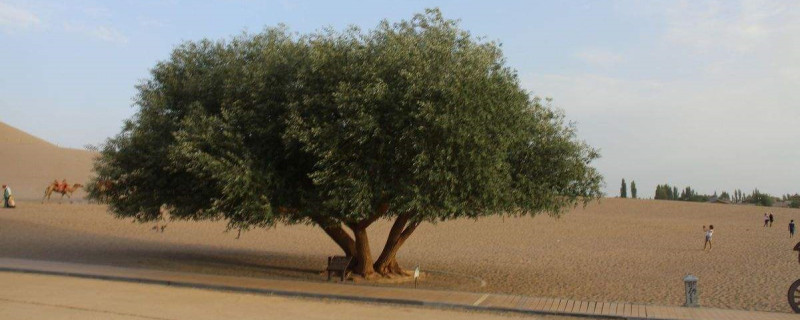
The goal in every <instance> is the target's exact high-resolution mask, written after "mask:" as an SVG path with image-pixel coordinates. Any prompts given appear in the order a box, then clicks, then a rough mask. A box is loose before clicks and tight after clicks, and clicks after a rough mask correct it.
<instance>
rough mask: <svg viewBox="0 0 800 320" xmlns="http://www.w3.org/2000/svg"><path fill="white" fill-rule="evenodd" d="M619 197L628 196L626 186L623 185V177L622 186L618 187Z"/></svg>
mask: <svg viewBox="0 0 800 320" xmlns="http://www.w3.org/2000/svg"><path fill="white" fill-rule="evenodd" d="M619 197H620V198H627V197H628V187H627V186H626V185H625V179H622V186H621V187H620V188H619Z"/></svg>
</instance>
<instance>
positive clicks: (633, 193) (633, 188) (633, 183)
mask: <svg viewBox="0 0 800 320" xmlns="http://www.w3.org/2000/svg"><path fill="white" fill-rule="evenodd" d="M631 198H633V199H636V181H631Z"/></svg>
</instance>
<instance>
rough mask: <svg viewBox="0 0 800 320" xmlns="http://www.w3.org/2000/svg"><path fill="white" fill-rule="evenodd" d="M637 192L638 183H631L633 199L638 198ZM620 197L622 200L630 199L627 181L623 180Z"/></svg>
mask: <svg viewBox="0 0 800 320" xmlns="http://www.w3.org/2000/svg"><path fill="white" fill-rule="evenodd" d="M636 193H637V190H636V181H631V198H632V199H636V198H637V195H636ZM619 197H620V198H627V197H628V187H627V185H626V184H625V179H624V178H623V179H622V186H621V187H620V188H619Z"/></svg>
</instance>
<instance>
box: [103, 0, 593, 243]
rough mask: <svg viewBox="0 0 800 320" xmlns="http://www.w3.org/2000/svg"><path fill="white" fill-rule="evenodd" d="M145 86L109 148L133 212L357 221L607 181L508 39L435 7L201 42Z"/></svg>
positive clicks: (431, 216) (546, 197) (484, 206)
mask: <svg viewBox="0 0 800 320" xmlns="http://www.w3.org/2000/svg"><path fill="white" fill-rule="evenodd" d="M137 89H138V91H139V94H138V96H137V99H136V105H137V106H138V108H139V111H138V113H137V114H136V115H135V116H134V117H133V118H132V119H130V120H128V121H127V122H126V124H125V126H124V128H123V130H122V132H121V133H120V134H119V135H117V136H116V137H114V138H113V139H110V140H109V141H108V142H107V143H106V144H105V145H104V146H103V148H102V152H101V156H100V158H99V159H98V160H97V162H96V163H95V171H96V173H97V178H96V181H101V180H109V181H113V184H112V187H111V190H110V191H108V192H107V193H106V195H108V196H109V202H110V208H111V210H112V211H113V212H115V213H116V214H117V215H118V216H120V217H133V218H135V219H137V220H139V221H148V220H153V219H159V218H160V217H161V216H162V214H163V213H164V212H169V214H170V216H171V217H172V218H175V219H190V220H203V219H224V220H226V221H228V223H229V227H231V228H244V229H246V228H249V227H269V226H272V225H275V224H276V223H314V224H319V225H321V226H323V227H326V226H339V225H340V224H343V225H346V226H350V227H351V228H353V226H355V225H356V224H360V223H365V224H366V225H367V226H368V223H367V222H369V221H374V219H377V218H394V217H397V216H399V215H404V216H407V217H410V218H409V219H410V221H415V222H417V223H418V222H421V221H431V222H433V221H439V220H448V219H456V218H465V217H466V218H477V217H481V216H487V215H497V214H512V215H528V214H530V215H535V214H538V213H549V214H552V215H558V214H560V213H561V212H562V211H563V210H564V209H565V208H567V207H569V206H572V205H576V204H578V203H585V202H586V201H589V200H591V199H594V198H598V197H599V196H601V193H600V191H599V190H600V185H601V184H602V177H601V175H600V174H599V173H598V172H597V171H596V170H595V169H594V168H593V167H591V166H590V164H591V162H592V161H593V160H595V159H597V158H598V157H599V154H598V152H597V151H596V150H595V149H593V148H591V147H589V146H588V145H586V144H585V143H584V142H582V141H579V140H578V139H577V136H576V133H575V127H574V126H573V125H572V124H569V123H566V122H565V120H564V115H563V113H561V112H560V111H557V110H555V109H554V108H553V107H552V106H551V105H550V101H549V100H547V101H544V102H543V101H542V100H540V99H538V98H531V97H530V96H529V95H528V93H527V92H526V91H525V90H524V89H523V88H522V86H521V85H520V83H519V79H518V77H517V75H516V72H515V71H514V70H513V69H511V68H509V67H507V66H506V65H505V59H504V58H503V56H502V52H501V51H500V47H499V45H498V44H497V43H494V42H483V41H479V40H476V39H475V38H474V37H472V36H471V35H470V34H469V33H468V32H466V31H463V30H460V29H459V28H458V25H457V23H456V22H455V21H452V20H447V19H444V18H443V17H442V16H441V13H440V12H439V11H438V10H427V11H426V13H425V14H418V15H415V16H414V18H413V19H411V20H409V21H401V22H399V23H395V24H390V23H388V22H386V21H384V22H382V23H380V25H379V26H378V27H377V28H376V29H375V30H372V31H368V32H364V31H361V30H359V29H357V28H350V29H348V30H346V31H344V32H336V31H331V30H325V31H323V32H319V33H314V34H308V35H301V36H298V35H294V34H292V33H289V32H288V31H287V30H286V29H285V28H273V29H266V30H265V31H264V32H262V33H258V34H254V35H251V34H243V35H240V36H238V37H235V38H233V39H231V40H229V41H216V42H215V41H209V40H203V41H199V42H187V43H184V44H182V45H180V46H179V47H177V48H176V49H175V50H174V51H173V53H172V55H171V56H170V58H169V59H168V60H167V61H162V62H159V63H158V64H157V65H156V66H155V67H154V68H153V70H152V71H151V78H150V79H148V80H146V81H145V82H144V83H142V84H141V85H139V86H138V87H137ZM91 196H92V197H95V198H99V197H101V196H102V195H101V194H99V192H97V191H96V190H95V191H92V193H91ZM382 208H388V210H382ZM411 230H412V231H413V229H411Z"/></svg>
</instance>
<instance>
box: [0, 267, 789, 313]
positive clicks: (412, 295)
mask: <svg viewBox="0 0 800 320" xmlns="http://www.w3.org/2000/svg"><path fill="white" fill-rule="evenodd" d="M0 271H9V272H22V273H33V274H48V275H60V276H70V277H79V278H89V279H100V280H113V281H126V282H138V283H150V284H162V285H168V286H176V287H187V288H199V289H211V290H224V291H233V292H248V293H260V294H274V295H281V296H295V297H309V298H326V299H340V300H347V301H365V302H379V303H395V304H405V305H422V306H434V307H444V308H456V309H468V310H484V311H505V312H508V311H511V312H519V313H527V314H551V315H564V316H590V317H592V318H608V319H664V320H666V319H675V320H683V319H696V320H727V319H731V320H739V319H741V320H760V319H765V320H766V319H775V320H783V319H795V320H800V315H796V314H790V313H770V312H754V311H740V310H725V309H715V308H682V307H669V306H655V305H644V304H632V303H617V302H596V301H576V300H569V299H559V298H537V297H527V296H519V295H504V294H489V293H486V294H484V293H472V292H459V291H444V290H426V289H404V288H390V287H373V286H363V285H353V284H346V283H345V284H342V283H334V282H331V283H323V282H310V281H292V280H274V279H260V278H245V277H231V276H216V275H206V274H194V273H179V272H169V271H159V270H147V269H135V268H122V267H113V266H99V265H85V264H75V263H63V262H50V261H37V260H24V259H11V258H0Z"/></svg>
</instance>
